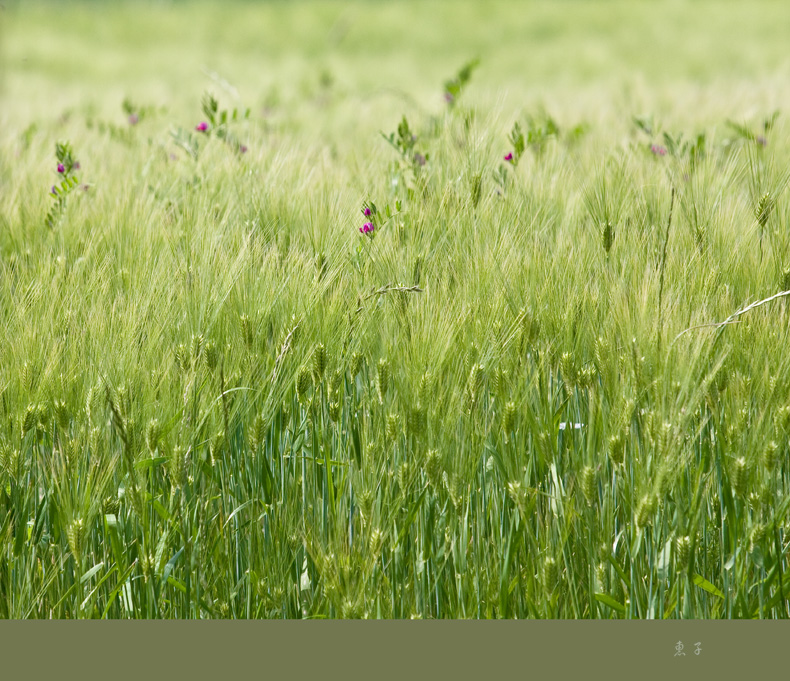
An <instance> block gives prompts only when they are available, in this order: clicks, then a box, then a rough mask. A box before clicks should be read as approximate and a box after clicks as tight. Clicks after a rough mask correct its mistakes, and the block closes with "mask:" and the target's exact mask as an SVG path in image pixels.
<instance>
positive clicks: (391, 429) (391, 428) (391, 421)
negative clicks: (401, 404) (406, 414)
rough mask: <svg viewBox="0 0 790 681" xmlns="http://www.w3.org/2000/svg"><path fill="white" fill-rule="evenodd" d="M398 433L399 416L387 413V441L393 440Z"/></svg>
mask: <svg viewBox="0 0 790 681" xmlns="http://www.w3.org/2000/svg"><path fill="white" fill-rule="evenodd" d="M399 433H400V416H399V415H398V414H387V428H386V433H385V434H386V437H387V442H388V443H389V442H394V441H395V440H396V439H397V437H398V435H399Z"/></svg>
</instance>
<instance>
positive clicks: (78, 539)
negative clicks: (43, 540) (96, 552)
mask: <svg viewBox="0 0 790 681" xmlns="http://www.w3.org/2000/svg"><path fill="white" fill-rule="evenodd" d="M84 537H85V523H84V522H83V520H82V518H76V519H74V520H73V521H72V522H71V524H70V525H69V527H68V529H67V530H66V539H67V540H68V542H69V548H70V549H71V555H73V556H74V562H76V563H77V566H78V567H79V566H80V565H82V544H83V539H84Z"/></svg>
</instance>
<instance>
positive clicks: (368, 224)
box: [359, 222, 375, 234]
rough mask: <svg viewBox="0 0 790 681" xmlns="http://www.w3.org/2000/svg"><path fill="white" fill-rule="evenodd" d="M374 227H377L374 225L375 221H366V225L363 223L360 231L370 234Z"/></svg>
mask: <svg viewBox="0 0 790 681" xmlns="http://www.w3.org/2000/svg"><path fill="white" fill-rule="evenodd" d="M374 229H375V228H374V227H373V223H372V222H366V223H365V224H364V225H362V227H361V228H360V230H359V231H360V232H362V233H363V234H369V233H370V232H372V231H373V230H374Z"/></svg>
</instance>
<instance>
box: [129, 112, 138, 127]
mask: <svg viewBox="0 0 790 681" xmlns="http://www.w3.org/2000/svg"><path fill="white" fill-rule="evenodd" d="M139 122H140V117H139V116H138V115H137V114H129V125H137V124H138V123H139Z"/></svg>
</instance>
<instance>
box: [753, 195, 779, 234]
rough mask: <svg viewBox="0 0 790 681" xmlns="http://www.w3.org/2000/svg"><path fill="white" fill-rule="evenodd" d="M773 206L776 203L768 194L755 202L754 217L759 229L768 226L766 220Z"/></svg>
mask: <svg viewBox="0 0 790 681" xmlns="http://www.w3.org/2000/svg"><path fill="white" fill-rule="evenodd" d="M775 205H776V201H775V200H774V198H773V197H772V196H771V193H770V192H766V193H765V194H763V195H762V196H761V197H760V199H759V200H758V201H757V205H756V206H755V207H754V217H755V218H756V219H757V222H758V223H759V224H760V227H763V228H764V227H765V225H766V224H768V219H769V218H770V217H771V213H772V212H773V209H774V206H775Z"/></svg>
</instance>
